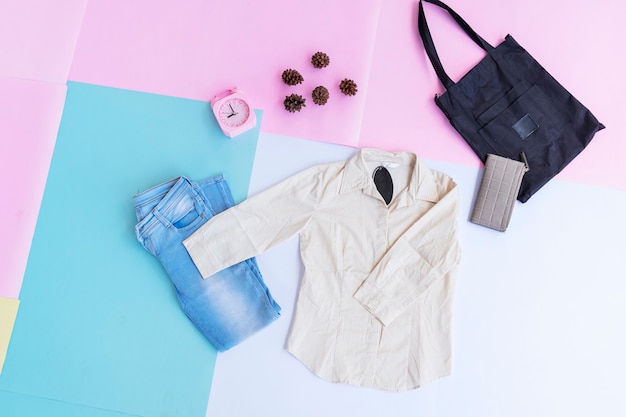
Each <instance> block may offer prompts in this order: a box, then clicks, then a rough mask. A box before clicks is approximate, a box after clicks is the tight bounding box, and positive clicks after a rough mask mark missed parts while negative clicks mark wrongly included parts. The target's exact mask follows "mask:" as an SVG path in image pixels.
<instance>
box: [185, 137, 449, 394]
mask: <svg viewBox="0 0 626 417" xmlns="http://www.w3.org/2000/svg"><path fill="white" fill-rule="evenodd" d="M378 166H385V167H387V169H388V170H389V172H390V173H391V176H392V179H393V184H394V195H393V199H392V200H391V202H390V204H389V205H387V204H386V203H385V201H384V200H383V198H382V197H381V196H380V194H379V192H378V190H377V189H376V186H375V184H374V182H373V179H372V174H373V172H374V170H375V169H376V168H377V167H378ZM458 204H459V196H458V190H457V187H456V184H455V183H454V182H453V181H452V179H451V178H449V177H448V176H446V175H444V174H442V173H440V172H437V171H433V170H431V169H429V168H428V167H427V166H426V165H425V164H424V163H423V162H421V161H420V160H419V159H418V158H417V157H416V156H415V155H414V154H412V153H408V152H398V153H389V152H383V151H380V150H375V149H363V150H360V151H359V152H357V153H356V154H355V156H353V157H352V158H351V159H349V160H348V161H342V162H334V163H327V164H320V165H316V166H314V167H312V168H309V169H307V170H304V171H302V172H300V173H299V174H296V175H294V176H292V177H290V178H288V179H286V180H284V181H283V182H281V183H279V184H277V185H275V186H273V187H271V188H269V189H267V190H265V191H263V192H261V193H259V194H257V195H254V196H252V197H250V198H248V199H247V200H245V201H243V202H242V203H240V204H239V205H237V206H235V207H232V208H230V209H228V210H226V211H224V212H222V213H220V214H218V215H217V216H215V217H213V218H212V219H211V220H210V221H208V222H207V223H206V224H205V225H203V226H202V227H201V228H200V229H199V230H198V231H196V232H195V233H194V234H193V235H192V236H190V237H189V238H188V239H187V240H185V241H184V245H185V247H186V248H187V251H188V252H189V254H190V255H191V257H192V259H193V261H194V263H195V264H196V266H197V267H198V269H199V271H200V273H201V274H202V276H203V277H205V278H207V279H211V278H210V275H212V274H214V273H215V272H217V271H219V270H221V269H223V268H226V267H228V266H230V265H233V264H235V263H237V262H240V261H242V260H244V259H247V258H250V257H252V256H255V255H258V254H260V253H262V252H263V251H265V250H267V249H269V248H270V247H272V246H274V245H276V244H278V243H280V242H283V241H284V240H286V239H288V238H289V237H291V236H293V235H295V234H297V233H299V235H300V254H301V257H302V262H303V263H304V267H305V268H304V276H303V277H302V283H301V285H300V291H299V295H298V301H297V304H296V308H295V313H294V317H293V323H292V326H291V331H290V334H289V337H288V341H287V350H288V351H289V352H291V353H292V354H293V355H294V356H296V357H297V358H298V359H299V360H301V361H302V362H303V363H304V364H305V365H306V366H307V367H308V368H309V369H311V371H313V372H314V373H315V374H317V375H318V376H320V377H321V378H324V379H326V380H329V381H332V382H337V383H348V384H354V385H358V386H367V387H374V388H378V389H383V390H390V391H404V390H409V389H413V388H417V387H419V386H421V385H423V384H425V383H427V382H429V381H432V380H433V379H436V378H440V377H443V376H446V375H449V374H450V371H451V369H450V368H451V334H450V333H451V318H452V302H453V301H452V300H453V293H454V287H455V274H456V269H457V266H458V263H459V260H460V253H461V251H460V248H459V242H458V236H457V219H456V217H457V211H458Z"/></svg>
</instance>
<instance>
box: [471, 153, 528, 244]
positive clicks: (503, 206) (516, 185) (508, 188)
mask: <svg viewBox="0 0 626 417" xmlns="http://www.w3.org/2000/svg"><path fill="white" fill-rule="evenodd" d="M521 157H522V159H523V162H521V161H516V160H514V159H509V158H505V157H502V156H498V155H494V154H488V155H487V159H486V160H485V171H484V173H483V177H482V180H481V182H480V188H479V189H478V195H477V196H476V201H475V202H474V208H473V209H472V216H471V218H470V221H471V222H472V223H476V224H479V225H481V226H485V227H489V228H491V229H495V230H498V231H500V232H504V231H505V230H506V228H507V227H508V225H509V222H510V220H511V214H512V213H513V207H514V206H515V200H516V199H517V195H518V193H519V189H520V185H521V184H522V178H523V177H524V174H525V173H526V172H527V171H528V161H526V156H525V155H524V154H523V153H522V154H521Z"/></svg>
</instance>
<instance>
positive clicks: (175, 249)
mask: <svg viewBox="0 0 626 417" xmlns="http://www.w3.org/2000/svg"><path fill="white" fill-rule="evenodd" d="M133 200H134V203H135V211H136V214H137V219H138V220H139V223H138V224H137V226H136V227H135V231H136V234H137V239H138V240H139V242H140V243H141V244H142V245H143V247H144V248H145V249H146V250H147V251H148V252H150V253H151V254H152V255H154V256H155V257H156V258H157V259H158V260H159V262H160V263H161V264H162V265H163V267H164V268H165V271H166V272H167V275H168V276H169V278H170V279H171V281H172V284H173V286H174V289H175V291H176V296H177V298H178V302H179V304H180V306H181V308H182V310H183V311H184V312H185V314H186V315H187V317H189V319H191V321H192V322H193V323H194V325H195V326H196V327H197V328H198V330H200V332H201V333H202V334H203V335H204V336H205V337H206V338H207V339H208V340H209V341H210V342H211V344H212V345H213V346H215V347H216V348H217V349H218V350H220V351H224V350H227V349H230V348H231V347H233V346H235V345H237V344H238V343H241V342H242V341H244V340H245V339H247V338H248V337H249V336H251V335H252V334H254V333H256V332H257V331H259V330H261V329H262V328H264V327H266V326H267V325H269V324H270V323H272V322H273V321H274V320H276V319H277V318H278V317H279V316H280V306H279V305H278V303H276V301H274V299H273V298H272V295H271V294H270V291H269V289H268V288H267V286H266V285H265V283H264V281H263V277H262V276H261V272H260V271H259V268H258V266H257V263H256V259H254V258H251V259H248V260H245V261H243V262H240V263H238V264H236V265H233V266H231V267H229V268H226V269H224V270H222V271H220V272H218V273H216V274H214V275H212V276H210V277H208V278H206V279H203V278H202V276H201V275H200V272H199V271H198V269H197V268H196V266H195V265H194V263H193V261H192V260H191V258H190V257H189V254H188V253H187V250H186V249H185V247H184V246H183V243H182V242H183V240H185V239H186V238H187V237H189V236H190V235H191V234H192V233H193V232H194V231H196V230H197V229H198V228H199V227H200V226H202V225H203V224H204V223H205V222H206V221H207V220H209V219H210V218H211V217H213V216H215V215H216V214H217V213H219V212H221V211H223V210H226V209H227V208H229V207H231V206H232V205H234V201H233V197H232V194H231V192H230V188H229V186H228V183H227V182H226V179H225V178H224V177H223V176H221V175H220V176H216V177H212V178H209V179H206V180H203V181H198V182H196V181H192V180H190V179H188V178H185V177H179V178H175V179H173V180H170V181H168V182H165V183H163V184H160V185H157V186H155V187H153V188H151V189H149V190H147V191H144V192H143V193H141V194H138V195H136V196H134V197H133Z"/></svg>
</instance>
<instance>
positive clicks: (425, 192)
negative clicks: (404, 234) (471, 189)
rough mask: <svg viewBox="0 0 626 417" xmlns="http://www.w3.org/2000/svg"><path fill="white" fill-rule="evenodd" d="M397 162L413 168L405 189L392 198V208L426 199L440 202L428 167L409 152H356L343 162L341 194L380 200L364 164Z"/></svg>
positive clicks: (367, 149) (377, 150)
mask: <svg viewBox="0 0 626 417" xmlns="http://www.w3.org/2000/svg"><path fill="white" fill-rule="evenodd" d="M371 161H375V162H377V163H380V164H383V163H398V164H409V165H411V167H412V170H411V178H410V180H409V185H408V188H407V189H406V190H403V191H402V192H400V194H397V195H394V197H393V200H392V203H391V205H394V204H396V205H397V206H398V207H402V206H407V205H411V204H413V203H414V202H415V201H416V200H425V201H430V202H433V203H436V202H437V201H439V199H440V198H439V193H438V192H437V185H436V182H435V177H434V174H433V172H432V170H431V169H430V168H428V166H426V164H424V163H423V162H422V161H421V160H420V159H419V158H418V157H417V155H415V154H414V153H412V152H404V151H403V152H386V151H382V150H379V149H371V148H364V149H361V150H359V151H358V152H357V153H356V154H355V155H354V156H353V157H352V158H350V159H349V160H348V161H347V162H346V166H345V171H344V176H343V182H342V185H341V191H342V192H349V191H354V190H362V191H363V193H364V194H367V195H371V196H374V197H376V198H380V194H379V193H378V190H377V189H376V185H375V184H374V180H373V179H372V173H371V172H368V167H367V163H368V162H371Z"/></svg>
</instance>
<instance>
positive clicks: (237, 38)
mask: <svg viewBox="0 0 626 417" xmlns="http://www.w3.org/2000/svg"><path fill="white" fill-rule="evenodd" d="M379 7H380V0H364V1H360V2H359V3H358V6H355V4H354V3H351V2H337V1H334V0H318V1H315V2H302V1H288V0H271V1H264V2H250V1H247V0H233V1H228V2H226V1H218V0H212V1H206V0H191V1H185V2H181V3H177V4H176V6H175V7H173V5H172V3H169V2H154V1H151V0H139V1H133V2H128V1H125V0H115V1H110V0H91V1H90V2H89V5H88V7H87V11H86V14H85V23H84V28H83V31H82V33H81V36H80V39H79V42H78V45H77V48H76V57H75V59H74V64H73V66H72V70H71V73H70V79H72V80H74V81H81V82H89V83H94V84H100V85H107V86H113V87H121V88H128V89H133V90H139V91H147V92H153V93H159V94H167V95H173V96H178V97H187V98H193V99H197V100H206V101H208V100H211V98H212V97H213V96H214V95H215V94H217V93H219V92H221V91H222V90H224V89H227V88H230V87H232V86H237V87H239V88H240V89H241V90H243V91H244V92H246V93H247V94H248V95H249V96H250V99H251V100H252V103H253V104H254V106H255V107H258V108H262V109H264V110H265V111H266V117H265V119H264V121H263V130H264V131H268V132H274V133H281V134H285V135H291V136H296V137H302V138H307V139H315V140H320V141H326V142H339V143H344V144H350V145H356V144H357V141H358V138H359V132H360V128H361V121H362V116H363V109H364V106H365V99H366V97H367V88H368V75H369V68H370V64H371V60H372V53H373V49H374V39H375V36H376V25H377V22H378V11H379ZM259 45H262V47H260V46H259ZM317 51H323V52H326V53H327V54H328V55H329V56H330V59H331V64H330V65H329V66H328V67H327V68H324V69H315V68H313V66H312V65H311V56H312V55H313V54H314V53H315V52H317ZM287 68H294V69H297V70H298V71H300V72H301V74H302V75H303V76H304V79H305V81H304V83H303V84H300V85H298V86H293V87H291V86H287V85H286V84H284V83H283V81H282V79H281V74H282V72H283V70H285V69H287ZM343 78H350V79H353V80H354V81H355V82H356V83H357V84H358V85H359V93H358V94H357V95H356V96H353V97H346V96H344V95H343V94H342V93H341V92H340V91H339V88H338V85H339V82H340V81H341V80H342V79H343ZM318 85H323V86H326V87H327V88H328V89H329V92H330V100H329V101H328V104H327V105H325V106H317V105H315V104H313V102H312V99H311V97H310V94H311V91H312V90H313V89H314V88H315V87H316V86H318ZM292 93H296V94H300V95H302V96H303V97H305V98H306V99H307V102H306V108H305V109H304V110H303V111H301V112H300V113H295V114H291V113H288V112H287V111H285V110H284V107H283V99H284V98H285V96H287V95H290V94H292Z"/></svg>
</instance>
